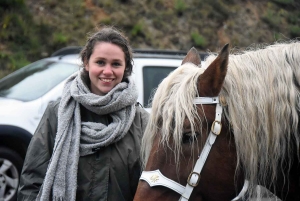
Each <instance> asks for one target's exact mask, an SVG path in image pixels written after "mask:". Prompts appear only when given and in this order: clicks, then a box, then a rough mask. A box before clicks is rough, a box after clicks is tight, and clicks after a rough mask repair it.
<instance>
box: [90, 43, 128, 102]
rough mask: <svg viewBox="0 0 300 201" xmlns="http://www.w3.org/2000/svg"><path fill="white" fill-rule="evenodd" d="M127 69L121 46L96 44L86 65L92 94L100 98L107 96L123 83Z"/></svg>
mask: <svg viewBox="0 0 300 201" xmlns="http://www.w3.org/2000/svg"><path fill="white" fill-rule="evenodd" d="M125 67H126V66H125V54H124V52H123V50H122V49H121V48H120V47H119V46H117V45H115V44H112V43H108V42H99V43H96V45H95V47H94V50H93V53H92V55H91V57H90V59H89V61H88V62H87V64H86V65H85V69H86V70H87V71H88V73H89V77H90V80H91V86H90V87H91V92H92V93H94V94H97V95H100V96H103V95H105V94H107V93H108V92H109V91H110V90H111V89H112V88H114V87H115V86H116V85H117V84H119V83H120V82H121V81H122V79H123V75H124V71H125Z"/></svg>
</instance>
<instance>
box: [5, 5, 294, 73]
mask: <svg viewBox="0 0 300 201" xmlns="http://www.w3.org/2000/svg"><path fill="white" fill-rule="evenodd" d="M299 10H300V1H299V0H271V1H266V0H252V1H250V0H223V1H222V0H138V1H134V0H101V1H100V0H26V1H25V0H1V1H0V78H1V77H3V76H4V75H6V74H8V73H10V72H12V71H14V70H16V69H18V68H20V67H22V66H24V65H26V64H28V63H30V62H33V61H35V60H38V59H41V58H44V57H47V56H49V55H51V53H52V52H54V51H55V50H57V49H59V48H62V47H65V46H73V45H76V46H77V45H83V44H84V43H85V40H86V36H87V33H88V32H90V31H93V28H94V27H95V26H98V25H106V24H108V25H115V26H117V27H118V28H120V29H121V30H123V31H124V32H125V34H126V35H127V36H128V37H129V39H130V41H131V44H132V47H133V48H143V49H173V50H188V49H190V48H191V47H192V46H194V47H196V48H197V49H198V50H200V51H218V50H219V48H220V47H221V46H222V45H224V44H225V43H230V44H231V47H235V48H244V47H249V46H251V45H253V44H255V43H273V42H275V41H278V40H288V39H294V38H296V37H300V11H299Z"/></svg>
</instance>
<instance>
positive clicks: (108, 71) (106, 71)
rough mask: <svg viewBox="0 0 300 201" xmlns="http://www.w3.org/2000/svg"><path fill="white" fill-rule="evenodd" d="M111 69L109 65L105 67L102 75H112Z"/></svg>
mask: <svg viewBox="0 0 300 201" xmlns="http://www.w3.org/2000/svg"><path fill="white" fill-rule="evenodd" d="M112 73H113V72H112V67H111V65H110V64H107V65H105V67H104V70H103V74H106V75H107V74H112Z"/></svg>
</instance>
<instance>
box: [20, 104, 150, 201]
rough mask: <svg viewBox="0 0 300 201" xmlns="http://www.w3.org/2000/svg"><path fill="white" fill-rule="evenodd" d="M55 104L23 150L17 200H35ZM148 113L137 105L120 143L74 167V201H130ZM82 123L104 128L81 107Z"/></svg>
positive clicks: (54, 123) (50, 142)
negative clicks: (25, 150)
mask: <svg viewBox="0 0 300 201" xmlns="http://www.w3.org/2000/svg"><path fill="white" fill-rule="evenodd" d="M58 105H59V102H55V103H52V104H49V106H48V107H47V109H46V111H45V113H44V115H43V118H42V119H41V122H40V124H39V126H38V128H37V130H36V132H35V134H34V136H33V138H32V140H31V142H30V145H29V147H28V150H27V154H26V158H25V162H24V166H23V170H22V174H21V179H20V184H19V190H18V200H22V201H23V200H26V201H27V200H35V198H36V197H37V194H38V192H39V190H40V187H41V185H42V183H43V180H44V177H45V174H46V170H47V166H48V163H49V160H50V157H51V154H52V151H53V146H54V139H55V135H56V131H57V112H58ZM148 116H149V113H148V112H146V111H145V110H144V109H143V108H141V107H140V106H138V105H137V107H136V114H135V118H134V121H133V123H132V125H131V127H130V129H129V131H128V133H127V134H126V135H125V137H124V138H123V139H121V140H120V141H118V142H116V143H114V144H111V145H109V146H107V147H104V148H101V149H99V150H94V151H95V153H94V154H91V155H87V156H81V157H80V158H79V164H78V173H77V174H78V176H77V194H76V200H90V201H92V200H97V201H100V200H109V201H122V200H133V197H134V194H135V191H136V188H137V184H138V180H139V177H140V173H141V166H140V158H139V153H140V144H141V138H142V135H143V133H144V130H145V127H146V124H147V121H148ZM81 119H82V121H90V122H101V123H104V124H106V125H107V124H108V123H109V122H110V117H109V116H108V115H106V116H99V115H97V114H95V113H93V112H90V111H89V110H87V109H85V108H84V107H83V106H81Z"/></svg>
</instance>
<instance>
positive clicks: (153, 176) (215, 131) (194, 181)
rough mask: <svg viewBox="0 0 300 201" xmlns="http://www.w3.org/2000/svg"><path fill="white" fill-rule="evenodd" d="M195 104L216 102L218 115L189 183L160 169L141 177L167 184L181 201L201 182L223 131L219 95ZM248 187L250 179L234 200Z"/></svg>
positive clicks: (150, 182) (151, 182)
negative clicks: (208, 158)
mask: <svg viewBox="0 0 300 201" xmlns="http://www.w3.org/2000/svg"><path fill="white" fill-rule="evenodd" d="M194 104H196V105H197V104H216V115H215V120H214V122H213V124H212V126H211V129H210V132H209V135H208V138H207V140H206V142H205V145H204V147H203V149H202V152H201V153H200V156H199V158H198V160H197V161H196V164H195V166H194V169H193V171H192V172H191V173H190V175H189V177H188V179H187V185H186V186H185V187H184V186H182V185H181V184H179V183H177V182H175V181H173V180H171V179H169V178H167V177H165V176H164V175H163V174H162V173H161V172H160V171H159V170H154V171H143V172H142V175H141V177H140V180H144V181H146V182H147V183H148V184H149V185H150V186H151V187H152V186H165V187H167V188H170V189H172V190H173V191H176V192H177V193H179V194H180V195H181V197H180V199H179V201H187V200H189V198H190V196H191V194H192V192H193V190H194V187H196V186H197V185H198V184H199V181H200V178H201V175H200V173H201V171H202V168H203V166H204V164H205V161H206V159H207V157H208V154H209V152H210V150H211V147H212V145H213V144H214V142H215V140H216V138H217V136H218V135H219V134H220V133H221V129H222V124H221V117H222V111H223V108H222V105H221V103H220V101H219V97H196V98H195V99H194ZM247 188H248V181H247V180H245V183H244V186H243V189H242V191H241V192H240V193H239V195H238V196H237V197H235V198H234V199H233V200H232V201H236V200H239V199H240V198H242V197H243V195H244V194H245V192H246V191H247Z"/></svg>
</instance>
